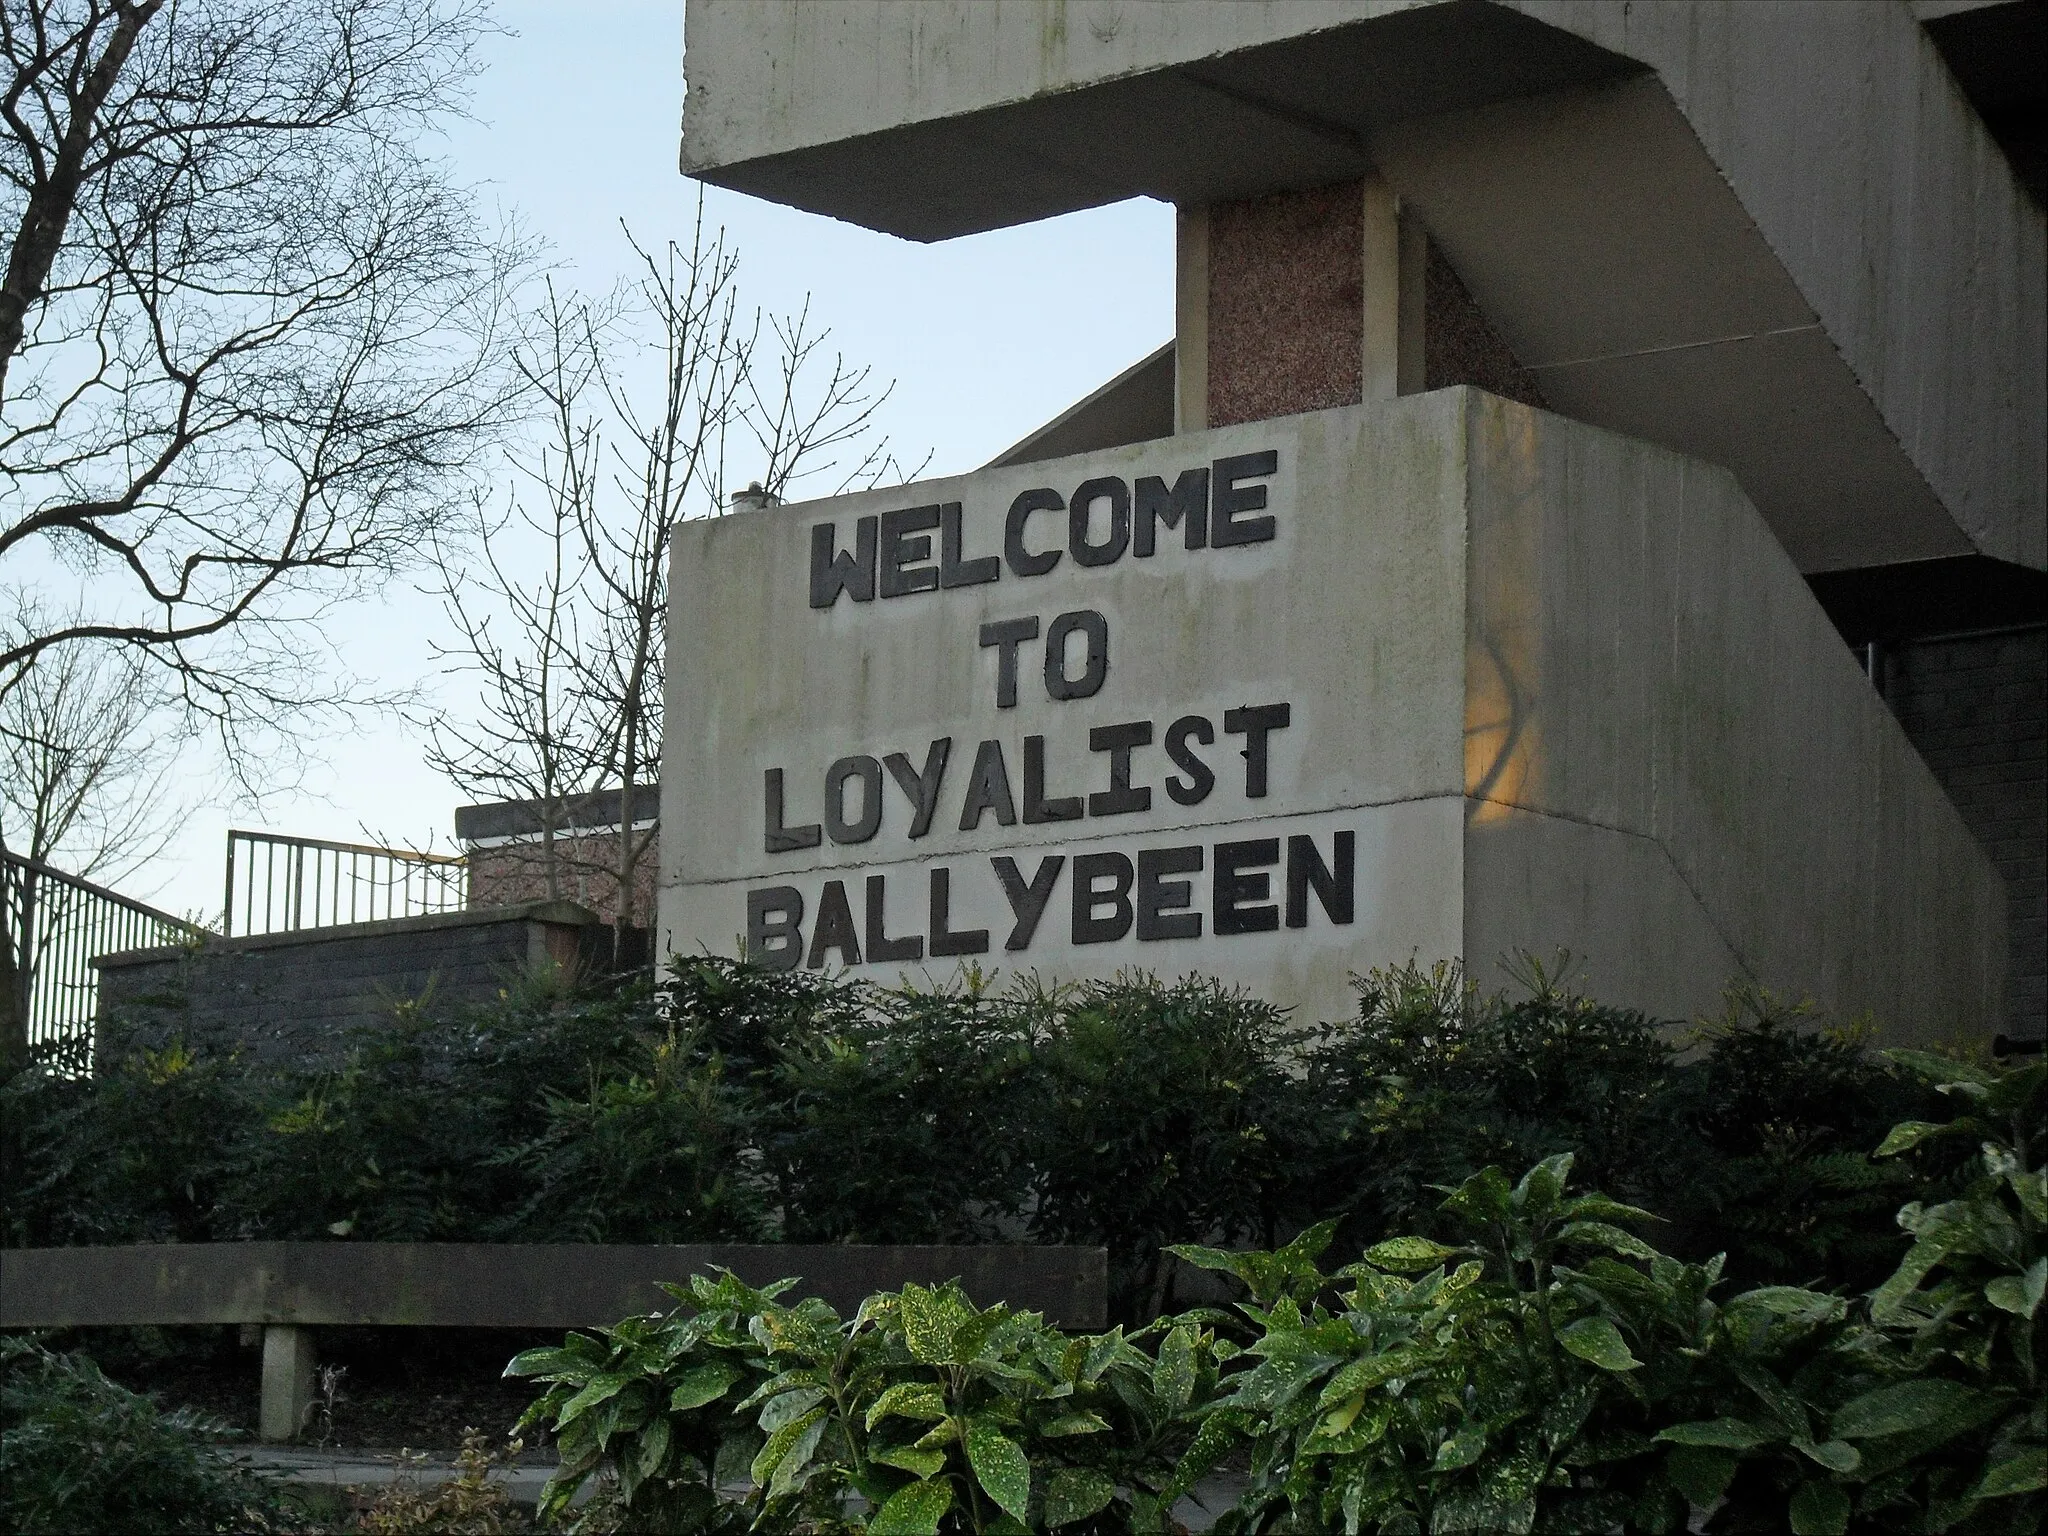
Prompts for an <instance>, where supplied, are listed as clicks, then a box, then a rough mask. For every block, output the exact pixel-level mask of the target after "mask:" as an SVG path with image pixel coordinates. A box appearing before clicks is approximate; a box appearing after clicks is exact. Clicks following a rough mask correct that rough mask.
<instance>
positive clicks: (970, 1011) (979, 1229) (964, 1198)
mask: <svg viewBox="0 0 2048 1536" xmlns="http://www.w3.org/2000/svg"><path fill="white" fill-rule="evenodd" d="M856 996H857V997H858V1001H859V1003H860V1006H859V1008H858V1009H857V1010H855V1009H852V1008H848V1009H845V1010H844V1011H842V1012H841V1013H840V1014H839V1016H838V1017H836V1018H834V1019H831V1020H829V1021H820V1022H819V1023H817V1024H815V1025H813V1026H812V1027H810V1028H807V1029H804V1030H801V1031H791V1032H789V1033H787V1034H785V1035H784V1036H783V1037H782V1039H781V1040H780V1041H778V1042H777V1046H776V1050H775V1056H774V1060H773V1063H772V1065H771V1066H770V1067H769V1068H768V1069H767V1070H765V1071H764V1072H763V1073H762V1074H761V1075H760V1076H759V1077H758V1078H757V1080H756V1081H757V1088H758V1093H757V1098H756V1100H755V1104H756V1116H757V1119H756V1125H757V1129H758V1134H759V1143H758V1145H759V1147H760V1154H761V1162H760V1169H761V1175H762V1178H763V1180H764V1182H765V1184H766V1186H767V1188H768V1189H769V1190H771V1191H772V1197H773V1199H774V1200H775V1202H776V1203H777V1204H778V1205H779V1206H780V1208H781V1211H782V1232H783V1235H784V1236H785V1237H786V1238H787V1239H788V1240H790V1241H792V1242H840V1241H844V1242H864V1243H958V1242H977V1241H986V1240H987V1239H989V1238H991V1237H994V1236H996V1235H998V1234H1000V1233H1001V1232H1002V1231H1003V1229H1004V1227H1005V1225H1006V1224H1009V1225H1011V1226H1014V1224H1015V1222H1016V1220H1017V1216H1018V1213H1019V1211H1020V1210H1021V1208H1022V1204H1023V1201H1024V1198H1025V1189H1026V1181H1027V1178H1028V1174H1029V1169H1028V1167H1027V1166H1026V1156H1025V1153H1024V1148H1023V1138H1024V1137H1025V1135H1026V1134H1027V1133H1028V1129H1029V1128H1028V1124H1027V1113H1028V1112H1027V1111H1025V1109H1024V1100H1025V1098H1026V1097H1027V1095H1028V1093H1029V1084H1030V1082H1031V1080H1032V1078H1033V1075H1034V1073H1035V1071H1036V1070H1037V1067H1036V1063H1035V1062H1034V1057H1033V1042H1032V1040H1031V1037H1030V1032H1029V1027H1028V1024H1027V1022H1026V1020H1025V1018H1023V1017H1022V1016H1020V1011H1019V1010H1018V1009H1017V1008H1016V1007H1015V1006H1014V1005H1013V1001H1012V1000H1011V999H1008V998H997V997H992V996H990V995H989V994H988V993H987V992H986V991H985V990H983V988H982V986H981V984H980V977H979V976H978V975H975V974H973V973H968V975H967V976H966V978H965V980H964V982H963V984H962V985H961V986H960V987H958V988H957V989H952V990H945V991H937V992H925V991H920V990H918V989H915V988H904V989H901V990H895V991H880V990H875V991H863V992H862V993H860V994H857V995H856ZM849 1000H851V999H849Z"/></svg>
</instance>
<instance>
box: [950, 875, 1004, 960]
mask: <svg viewBox="0 0 2048 1536" xmlns="http://www.w3.org/2000/svg"><path fill="white" fill-rule="evenodd" d="M1011 867H1012V868H1013V869H1014V868H1015V867H1016V866H1015V865H1012V866H1011ZM952 921H953V871H952V870H950V869H948V868H946V867H945V866H944V865H943V864H942V865H940V866H939V867H938V868H936V869H934V870H933V871H932V955H933V957H934V958H936V957H937V956H939V955H985V954H987V953H988V930H987V929H986V928H964V929H962V930H961V931H960V932H958V933H955V932H953V931H952V926H951V925H952Z"/></svg>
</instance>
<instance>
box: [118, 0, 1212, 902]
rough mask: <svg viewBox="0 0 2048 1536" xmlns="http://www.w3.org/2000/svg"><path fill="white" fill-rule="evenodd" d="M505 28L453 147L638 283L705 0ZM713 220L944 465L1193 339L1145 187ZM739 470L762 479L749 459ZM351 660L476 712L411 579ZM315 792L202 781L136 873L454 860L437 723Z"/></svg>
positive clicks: (151, 877) (365, 619)
mask: <svg viewBox="0 0 2048 1536" xmlns="http://www.w3.org/2000/svg"><path fill="white" fill-rule="evenodd" d="M496 11H497V16H498V20H499V22H500V24H501V25H502V26H503V27H504V28H505V29H506V31H505V35H503V36H499V37H496V38H493V39H492V40H491V41H490V42H489V44H488V46H487V47H486V49H485V53H484V58H485V69H484V72H483V75H482V77H481V78H480V80H479V81H478V82H477V89H476V95H475V99H474V104H473V116H474V121H472V122H467V123H458V124H455V125H452V126H451V128H450V130H449V133H448V136H447V139H446V142H445V144H443V145H441V146H438V148H439V150H440V152H441V153H442V154H443V155H444V156H445V158H446V159H447V160H448V162H449V163H450V165H451V166H452V168H453V171H454V174H455V176H456V177H457V178H458V179H459V180H461V181H464V182H467V183H470V184H473V185H476V186H478V187H479V188H480V189H481V191H482V195H483V198H484V200H485V202H486V204H487V205H489V204H495V205H497V206H500V207H502V208H504V209H506V210H508V211H513V212H516V214H517V215H518V217H519V218H520V220H521V221H522V222H523V223H524V225H525V226H526V227H527V228H528V229H529V230H530V231H532V232H533V233H534V234H536V235H538V236H540V237H541V238H542V239H544V240H545V241H546V242H547V244H548V247H549V255H550V260H551V261H552V263H553V264H554V266H555V268H556V270H557V273H558V281H562V280H566V281H572V282H574V283H575V284H576V285H577V286H579V287H581V288H583V289H584V290H586V291H590V292H602V291H604V290H605V289H607V288H609V287H610V286H611V285H612V283H613V282H614V281H615V280H617V279H618V278H620V277H622V276H624V275H626V273H627V263H628V261H629V260H630V257H631V253H630V251H629V250H628V249H627V246H626V243H625V239H624V236H623V235H622V234H621V232H620V228H619V225H620V221H621V220H622V219H623V220H625V221H626V223H627V224H629V225H630V226H631V227H632V229H633V231H634V233H635V234H636V235H637V236H638V237H639V238H640V239H641V240H642V242H643V243H650V242H651V243H657V244H658V243H659V242H660V241H662V240H665V239H668V238H670V237H676V238H681V239H687V236H688V231H689V227H690V222H691V220H692V218H693V217H694V214H695V210H696V199H697V196H698V187H697V184H696V183H694V182H691V181H688V180H686V179H685V178H683V177H682V176H681V175H680V174H679V173H678V172H677V170H676V158H677V151H678V145H679V127H678V124H679V121H680V117H681V110H682V90H683V87H682V31H683V24H682V11H683V5H682V0H574V3H570V0H502V3H500V4H499V5H498V6H497V7H496ZM705 206H706V220H707V223H709V224H712V225H720V226H723V228H724V229H725V231H726V234H727V237H728V239H729V241H730V242H731V243H732V244H733V245H734V246H736V247H737V249H738V252H739V257H740V289H741V295H742V298H743V300H744V301H745V302H746V303H747V304H749V305H759V306H760V307H762V308H763V309H766V310H768V311H770V312H777V311H785V312H786V311H789V310H793V309H795V308H797V307H798V306H800V305H801V304H802V303H803V302H804V300H805V297H806V295H808V296H809V298H810V303H811V312H812V316H813V318H814V319H815V320H817V321H818V322H820V323H822V324H824V325H826V326H828V327H830V329H831V331H832V342H831V343H830V345H832V346H835V347H837V348H838V349H840V350H843V351H844V353H845V354H846V356H847V358H848V359H849V361H852V362H856V363H867V364H871V365H872V366H873V367H874V370H875V375H876V377H877V378H878V379H893V380H894V381H895V388H894V393H893V394H892V395H891V397H890V398H889V400H888V402H887V403H886V405H885V406H884V408H883V412H882V416H881V424H882V426H883V427H884V429H885V430H886V431H887V432H888V433H889V435H890V438H891V440H892V444H893V445H894V446H895V448H896V449H897V450H898V457H899V458H902V459H905V460H907V461H908V462H909V463H912V464H915V463H916V462H917V461H918V460H920V459H921V458H923V456H924V454H925V452H926V450H927V449H929V450H930V451H931V454H932V458H931V464H930V468H929V470H928V471H927V473H929V474H931V475H944V474H954V473H958V472H961V471H963V470H968V469H972V468H974V467H976V466H978V465H980V464H983V463H985V462H987V461H988V460H989V459H990V458H992V457H994V456H995V455H996V454H997V453H999V452H1001V451H1002V450H1003V449H1004V448H1006V447H1008V446H1009V445H1010V444H1011V443H1013V442H1015V441H1016V440H1017V439H1019V438H1021V437H1023V436H1024V435H1025V434H1026V433H1027V432H1029V431H1031V430H1032V429H1033V428H1035V427H1037V426H1039V425H1041V424H1043V423H1044V422H1045V421H1047V420H1049V419H1051V418H1052V417H1053V416H1055V415H1057V414H1058V413H1059V412H1060V411H1062V410H1064V409H1065V408H1066V407H1067V406H1069V405H1071V404H1073V403H1074V402H1075V401H1076V400H1078V399H1080V398H1081V397H1082V396H1083V395H1085V394H1087V393H1088V392H1089V391H1090V390H1092V389H1094V388H1096V387H1097V386H1098V385H1100V384H1102V383H1104V382H1106V381H1107V380H1108V379H1110V378H1111V377H1113V376H1114V375H1115V374H1116V373H1118V372H1119V371H1121V370H1122V369H1124V368H1126V367H1128V366H1129V365H1130V364H1132V363H1134V362H1136V361H1137V360H1138V359H1139V358H1141V357H1143V356H1144V355H1145V354H1146V353H1148V352H1150V351H1152V350H1153V349H1154V348H1155V347H1157V346H1159V345H1160V344H1161V343H1162V342H1164V341H1166V340H1168V339H1169V338H1170V337H1171V336H1172V333H1173V213H1172V210H1171V208H1169V207H1168V206H1166V205H1165V204H1161V203H1155V202H1151V201H1149V200H1139V201H1134V202H1128V203H1122V204H1118V205H1115V206H1113V207H1109V208H1100V209H1094V210H1090V211H1088V212H1084V213H1078V214H1071V215H1068V216H1066V217H1064V218H1059V219H1051V220H1047V221H1044V222H1042V223H1038V224H1034V225H1029V226H1026V227H1024V228H1021V229H1012V230H1000V231H995V232H992V233H989V234H985V235H976V236H970V237H968V238H965V239H960V240H954V241H950V242H947V243H944V244H940V245H931V246H922V245H916V244H913V243H910V242H907V241H903V240H898V239H895V238H894V237H892V236H888V235H882V234H876V233H874V232H872V231H869V230H864V229H859V228H856V227H854V226H852V225H848V224H842V223H839V222H836V221H834V220H831V219H826V218H821V217H819V216H816V215H813V214H806V213H800V212H797V211H795V210H793V209H789V208H783V207H779V206H776V205H774V204H770V203H764V202H760V201H757V200H755V199H752V198H747V197H743V196H740V195H738V194H736V193H730V192H725V191H722V190H720V189H717V188H712V189H709V190H708V192H707V193H706V204H705ZM732 472H733V473H734V475H735V476H736V477H737V479H738V480H739V481H741V482H744V481H745V480H746V479H747V478H749V475H748V473H747V466H746V465H744V464H743V463H736V464H734V465H733V466H732ZM335 623H336V625H337V628H338V631H339V634H340V638H341V642H342V645H343V648H344V653H345V655H346V658H347V661H348V664H349V665H350V667H351V668H352V669H353V670H354V671H355V672H357V674H358V675H360V676H362V677H363V678H364V679H365V680H366V681H368V682H370V683H372V684H384V685H390V686H399V685H415V684H424V685H426V686H428V687H429V688H431V689H432V690H434V692H435V696H436V697H437V698H438V701H439V706H440V707H442V708H446V709H449V710H458V711H459V710H461V709H462V707H463V702H464V690H465V688H473V686H474V685H473V683H466V682H465V680H463V679H461V678H460V677H448V676H444V675H442V673H441V671H440V668H439V664H438V663H437V662H436V661H435V660H434V659H433V656H432V653H431V645H432V642H433V641H434V640H435V639H436V638H446V634H447V631H446V627H445V621H444V620H443V618H442V616H441V612H440V608H439V605H438V602H437V601H436V600H435V599H434V598H433V597H431V596H429V595H427V594H426V593H425V592H423V591H422V590H420V589H419V588H418V587H417V586H416V585H413V584H411V583H401V584H394V585H393V586H392V587H391V588H389V589H388V590H387V591H386V592H385V593H384V594H383V597H382V600H381V601H370V602H364V603H359V604H356V605H355V606H353V607H351V608H348V609H344V610H343V611H342V612H341V614H340V615H339V616H338V617H337V618H336V620H335ZM310 745H311V751H310V756H311V757H312V758H313V759H314V760H315V763H316V765H317V766H316V767H315V769H314V771H313V772H312V774H311V775H310V776H309V777H308V778H307V779H306V781H305V782H304V783H303V785H302V786H300V787H299V788H297V789H294V790H292V791H290V792H286V793H279V794H275V795H273V796H272V797H270V798H269V799H267V800H266V801H265V802H264V803H262V804H261V805H258V806H250V805H247V804H235V803H233V802H232V801H231V800H229V799H228V798H227V796H226V795H225V793H224V792H223V791H222V790H220V789H219V788H218V787H217V786H215V785H213V784H212V783H211V782H210V781H208V780H206V779H202V778H201V777H199V776H198V772H197V765H196V764H195V774H194V776H193V777H192V778H191V779H190V780H189V781H188V782H186V783H185V784H183V785H181V786H174V792H177V791H182V798H185V799H186V800H187V801H188V803H190V804H191V805H192V807H193V809H192V812H191V814H189V815H188V816H186V817H185V818H184V821H183V824H182V827H181V830H180V831H179V833H178V835H177V837H176V838H175V840H174V841H173V842H172V844H171V845H170V847H169V848H168V850H167V851H166V853H165V855H164V856H163V858H162V859H160V860H159V861H158V862H157V863H156V864H154V865H152V866H150V867H149V868H147V869H144V870H142V871H140V872H138V873H137V874H136V875H134V876H131V877H130V878H128V879H126V880H124V881H123V882H122V885H123V888H124V889H126V890H128V891H130V892H132V893H133V894H134V895H136V896H138V897H142V898H144V899H148V900H153V901H155V902H156V903H157V904H158V905H160V906H163V907H166V908H168V909H170V910H172V911H174V912H181V913H182V912H194V913H200V914H205V915H209V916H210V915H211V914H212V913H214V912H217V910H218V909H219V906H220V903H221V891H222V884H221V882H222V875H223V860H224V849H225V837H226V832H227V829H228V828H229V826H231V825H233V826H237V827H250V828H261V829H266V830H270V831H274V832H281V833H285V834H288V835H293V836H302V837H319V838H329V839H334V840H337V841H348V842H356V841H365V840H378V841H383V840H388V841H389V842H390V843H393V844H397V845H403V846H409V847H420V848H424V847H429V846H432V847H436V848H440V849H443V850H445V849H447V848H448V847H449V846H450V843H451V841H452V835H453V829H454V812H455V807H456V806H457V805H458V804H459V803H461V801H462V798H463V797H462V796H460V795H459V794H458V793H457V792H456V790H455V789H454V787H453V786H452V785H451V784H449V783H448V782H447V780H445V779H444V778H442V777H441V776H440V775H438V774H436V773H435V772H434V771H432V770H431V769H429V768H428V767H427V765H426V763H425V762H424V760H423V756H422V740H421V737H420V734H419V733H418V732H417V731H416V730H415V729H413V728H412V727H410V726H408V725H406V724H405V723H403V722H402V721H398V720H389V719H380V718H376V717H364V718H360V719H358V720H356V721H355V722H353V723H352V724H351V725H349V726H348V727H347V728H346V729H344V730H341V731H338V732H336V733H335V734H334V736H333V738H332V739H331V740H329V741H326V742H320V743H313V744H310Z"/></svg>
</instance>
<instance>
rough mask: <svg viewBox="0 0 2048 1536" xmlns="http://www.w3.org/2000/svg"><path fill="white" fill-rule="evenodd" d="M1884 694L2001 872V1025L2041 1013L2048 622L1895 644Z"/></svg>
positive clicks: (2044, 990) (2045, 971)
mask: <svg viewBox="0 0 2048 1536" xmlns="http://www.w3.org/2000/svg"><path fill="white" fill-rule="evenodd" d="M1884 691H1885V697H1886V698H1887V699H1888V700H1889V701H1890V703H1891V706H1892V709H1893V710H1894V712H1896V714H1897V715H1898V718H1899V723H1900V724H1901V725H1902V726H1904V727H1905V731H1906V735H1907V736H1908V738H1910V739H1911V741H1912V743H1913V745H1914V746H1915V747H1917V748H1919V750H1920V755H1921V756H1922V757H1923V758H1925V759H1926V761H1927V766H1928V767H1929V768H1931V769H1932V770H1933V771H1934V776H1935V778H1937V779H1938V780H1940V781H1941V785H1942V787H1943V788H1944V789H1946V790H1947V791H1948V793H1949V798H1950V799H1952V800H1953V801H1954V802H1955V805H1956V809H1957V810H1959V811H1961V812H1962V816H1963V820H1964V821H1965V822H1966V823H1967V824H1968V826H1969V828H1970V831H1971V832H1972V833H1974V834H1975V835H1976V838H1977V841H1978V842H1979V843H1981V844H1982V845H1983V847H1984V851H1985V852H1986V853H1988V854H1990V855H1991V861H1992V863H1994V864H1995V865H1997V866H1998V872H1999V873H2000V874H2001V875H2003V876H2004V877H2005V886H2006V900H2007V908H2006V910H2007V914H2008V919H2009V922H2010V925H2011V934H2012V969H2011V972H2010V973H2009V976H2008V979H2007V988H2006V997H2007V1003H2008V1007H2007V1016H2008V1018H2009V1020H2010V1022H2009V1023H2008V1025H2007V1026H2006V1028H2007V1033H2009V1034H2011V1035H2014V1036H2015V1037H2019V1038H2025V1039H2035V1040H2038V1039H2040V1038H2041V1036H2042V1032H2043V1027H2044V1020H2048V628H2044V627H2041V626H2035V627H2032V628H2028V629H2020V630H2012V631H2008V632H2006V633H2003V634H1988V635H1963V636H1956V637H1950V638H1941V639H1930V640H1916V641H1911V642H1908V643H1906V644H1902V645H1899V646H1897V647H1894V648H1892V650H1891V651H1890V653H1889V655H1888V657H1887V660H1886V667H1885V677H1884Z"/></svg>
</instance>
